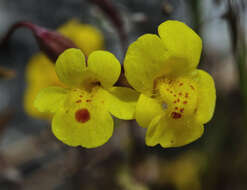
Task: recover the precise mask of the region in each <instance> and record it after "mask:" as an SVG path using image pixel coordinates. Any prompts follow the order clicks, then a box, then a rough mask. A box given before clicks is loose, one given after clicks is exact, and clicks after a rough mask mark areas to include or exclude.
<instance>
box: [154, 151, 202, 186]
mask: <svg viewBox="0 0 247 190" xmlns="http://www.w3.org/2000/svg"><path fill="white" fill-rule="evenodd" d="M206 166H207V158H206V157H205V155H204V154H203V153H202V152H197V151H189V152H186V153H183V154H181V155H179V156H178V157H177V158H175V159H173V160H169V161H168V160H165V161H163V162H162V165H161V167H160V175H159V176H160V179H159V181H160V182H162V183H165V184H172V185H174V186H175V187H176V189H177V190H200V189H202V188H201V177H202V175H203V173H204V171H205V169H206Z"/></svg>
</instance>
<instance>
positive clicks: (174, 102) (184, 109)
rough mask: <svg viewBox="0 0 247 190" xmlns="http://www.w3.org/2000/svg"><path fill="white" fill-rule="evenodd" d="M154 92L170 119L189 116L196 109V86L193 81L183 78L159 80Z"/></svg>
mask: <svg viewBox="0 0 247 190" xmlns="http://www.w3.org/2000/svg"><path fill="white" fill-rule="evenodd" d="M156 90H157V92H158V94H159V95H160V96H159V98H160V101H161V102H162V104H165V105H166V110H167V111H168V112H169V115H170V117H171V118H172V119H176V120H177V119H181V118H183V117H188V116H191V115H192V114H194V113H195V112H196V107H197V86H196V84H195V82H194V81H192V80H191V79H189V78H185V77H178V78H175V79H170V78H160V79H158V81H157V86H156Z"/></svg>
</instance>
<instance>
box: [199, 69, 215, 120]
mask: <svg viewBox="0 0 247 190" xmlns="http://www.w3.org/2000/svg"><path fill="white" fill-rule="evenodd" d="M198 77H199V80H198V81H197V85H198V106H197V112H196V119H197V121H198V122H200V123H207V122H208V121H209V120H211V118H212V117H213V113H214V108H215V101H216V92H215V86H214V80H213V78H212V77H211V76H210V75H209V74H208V73H207V72H205V71H203V70H198Z"/></svg>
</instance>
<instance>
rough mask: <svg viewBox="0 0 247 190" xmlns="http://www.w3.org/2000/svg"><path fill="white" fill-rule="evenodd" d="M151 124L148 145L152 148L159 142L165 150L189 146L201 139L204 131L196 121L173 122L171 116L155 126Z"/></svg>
mask: <svg viewBox="0 0 247 190" xmlns="http://www.w3.org/2000/svg"><path fill="white" fill-rule="evenodd" d="M151 124H152V123H151ZM151 124H150V127H148V131H147V134H146V143H147V145H150V146H152V145H153V144H152V143H153V142H159V144H160V145H161V146H162V147H163V148H168V147H179V146H183V145H186V144H189V143H191V142H193V141H195V140H196V139H198V138H199V137H201V136H202V134H203V131H204V127H203V125H202V124H199V123H198V122H196V121H194V120H173V119H171V118H170V117H169V115H166V116H164V117H163V118H162V119H160V121H159V122H156V123H154V125H155V126H152V125H151ZM150 139H151V140H150ZM154 139H155V140H154ZM154 145H155V144H154Z"/></svg>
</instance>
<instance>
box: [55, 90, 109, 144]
mask: <svg viewBox="0 0 247 190" xmlns="http://www.w3.org/2000/svg"><path fill="white" fill-rule="evenodd" d="M79 94H82V95H79ZM93 96H94V98H92V97H93ZM97 96H98V95H97V94H90V93H87V92H86V91H84V92H83V93H81V92H72V93H71V94H70V96H69V97H68V100H67V101H68V102H67V101H66V103H65V105H66V106H65V109H61V110H59V111H58V112H57V113H56V115H55V117H54V118H53V120H52V131H53V133H54V135H55V136H56V137H57V138H58V139H59V140H61V141H62V142H64V143H65V144H67V145H70V146H79V145H80V146H82V147H86V148H95V147H98V146H100V145H103V144H104V143H106V142H107V141H108V140H109V138H110V137H111V136H112V133H113V119H112V117H111V115H110V114H109V113H108V111H107V109H106V108H105V107H104V105H103V104H102V103H101V102H100V100H99V99H98V97H97ZM80 97H82V98H81V99H80ZM90 97H91V98H92V99H89V98H90ZM75 100H77V101H75ZM78 100H79V101H78ZM87 100H90V102H89V101H87ZM71 101H75V102H74V103H72V102H71Z"/></svg>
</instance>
